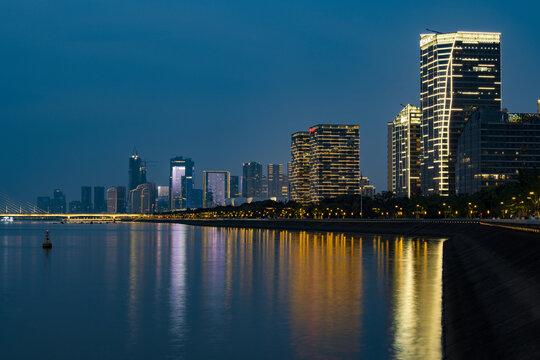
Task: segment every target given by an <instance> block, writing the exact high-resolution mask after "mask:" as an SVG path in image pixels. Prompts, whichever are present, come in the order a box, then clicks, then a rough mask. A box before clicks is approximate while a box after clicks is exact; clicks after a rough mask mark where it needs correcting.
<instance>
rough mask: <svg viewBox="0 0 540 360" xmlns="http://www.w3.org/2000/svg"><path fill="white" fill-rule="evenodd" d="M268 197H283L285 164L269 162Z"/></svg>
mask: <svg viewBox="0 0 540 360" xmlns="http://www.w3.org/2000/svg"><path fill="white" fill-rule="evenodd" d="M267 179H268V180H267V182H268V197H281V196H283V194H282V189H281V184H282V183H283V180H284V178H283V165H282V164H268V178H267Z"/></svg>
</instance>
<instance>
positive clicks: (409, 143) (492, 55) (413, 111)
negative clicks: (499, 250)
mask: <svg viewBox="0 0 540 360" xmlns="http://www.w3.org/2000/svg"><path fill="white" fill-rule="evenodd" d="M538 112H539V113H540V100H539V101H538ZM539 127H540V115H538V114H523V113H515V114H514V113H509V112H508V111H507V110H501V34H500V33H485V32H464V31H458V32H455V33H445V34H443V33H437V34H422V35H420V106H419V107H417V106H413V105H406V106H405V107H404V108H403V110H401V112H400V113H399V114H398V115H397V116H396V118H395V119H394V121H393V122H389V123H388V125H387V128H388V136H387V139H388V156H387V159H388V166H387V168H388V190H389V191H392V192H393V193H395V194H396V195H398V196H408V197H411V196H413V195H415V194H423V195H443V196H444V195H454V194H471V193H474V192H477V191H480V190H482V189H484V188H486V187H491V186H498V185H501V184H504V183H506V182H509V181H515V180H516V178H517V175H518V173H519V171H520V170H524V169H532V168H538V165H540V164H539V160H540V136H539V135H540V128H539Z"/></svg>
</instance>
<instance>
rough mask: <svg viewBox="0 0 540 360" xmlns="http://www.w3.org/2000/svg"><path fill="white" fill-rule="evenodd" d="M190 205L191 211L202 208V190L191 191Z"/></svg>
mask: <svg viewBox="0 0 540 360" xmlns="http://www.w3.org/2000/svg"><path fill="white" fill-rule="evenodd" d="M191 197H192V199H191V205H192V208H193V209H200V208H202V207H203V190H202V189H193V190H191Z"/></svg>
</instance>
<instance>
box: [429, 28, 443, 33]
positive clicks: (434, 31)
mask: <svg viewBox="0 0 540 360" xmlns="http://www.w3.org/2000/svg"><path fill="white" fill-rule="evenodd" d="M426 31H429V32H432V33H435V34H444V33H442V32H440V31H437V30H431V29H428V28H426Z"/></svg>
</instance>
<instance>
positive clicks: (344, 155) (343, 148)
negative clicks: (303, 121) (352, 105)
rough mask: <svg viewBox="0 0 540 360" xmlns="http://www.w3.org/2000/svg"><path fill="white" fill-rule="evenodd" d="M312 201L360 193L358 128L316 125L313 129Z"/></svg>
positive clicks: (310, 181)
mask: <svg viewBox="0 0 540 360" xmlns="http://www.w3.org/2000/svg"><path fill="white" fill-rule="evenodd" d="M309 153H310V154H309V199H310V201H320V200H322V199H324V198H334V197H337V196H339V195H354V194H356V195H357V194H359V193H360V134H359V128H358V125H315V126H313V127H311V128H310V129H309Z"/></svg>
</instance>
